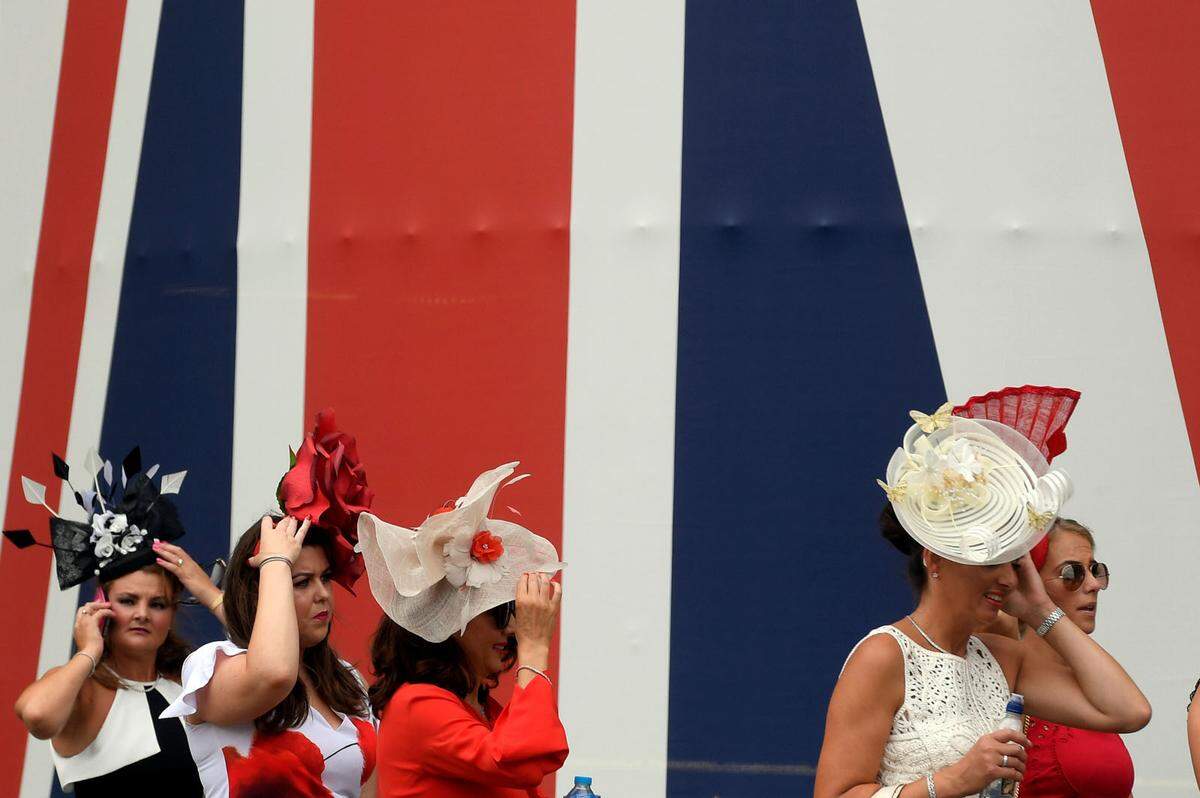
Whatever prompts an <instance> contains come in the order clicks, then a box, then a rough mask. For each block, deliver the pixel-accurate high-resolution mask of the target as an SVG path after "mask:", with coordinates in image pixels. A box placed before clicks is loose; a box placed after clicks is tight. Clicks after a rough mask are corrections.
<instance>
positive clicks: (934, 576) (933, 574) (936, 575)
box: [930, 571, 939, 579]
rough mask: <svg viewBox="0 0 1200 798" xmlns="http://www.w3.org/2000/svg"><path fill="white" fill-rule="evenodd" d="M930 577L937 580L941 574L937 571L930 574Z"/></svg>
mask: <svg viewBox="0 0 1200 798" xmlns="http://www.w3.org/2000/svg"><path fill="white" fill-rule="evenodd" d="M930 576H932V577H933V578H934V579H937V578H938V576H939V574H938V572H937V571H934V572H933V573H931V574H930Z"/></svg>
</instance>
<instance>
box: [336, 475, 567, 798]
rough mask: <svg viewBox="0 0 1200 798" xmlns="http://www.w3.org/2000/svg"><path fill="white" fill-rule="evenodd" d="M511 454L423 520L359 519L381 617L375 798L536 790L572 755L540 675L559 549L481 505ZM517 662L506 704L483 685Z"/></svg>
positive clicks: (374, 657) (376, 646)
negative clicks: (412, 523)
mask: <svg viewBox="0 0 1200 798" xmlns="http://www.w3.org/2000/svg"><path fill="white" fill-rule="evenodd" d="M515 465H516V464H515V463H512V464H509V465H506V466H501V467H500V468H497V469H494V470H492V471H489V472H487V473H485V474H483V475H482V476H480V477H479V478H478V479H477V480H476V481H475V484H474V485H472V486H471V489H470V491H468V492H467V495H466V496H465V497H463V498H462V499H459V500H458V502H457V503H456V506H455V507H453V508H448V509H445V510H442V511H439V512H437V513H435V514H434V515H432V516H430V517H429V518H428V519H426V521H425V522H424V523H422V524H421V526H420V527H418V528H417V529H415V530H413V529H405V528H403V527H397V526H392V525H390V524H387V523H384V522H383V521H380V520H379V519H378V518H376V517H375V516H373V515H371V514H370V513H364V514H363V515H362V516H361V518H360V520H359V546H360V548H361V550H362V552H363V555H364V559H365V561H366V565H367V575H368V576H369V577H370V581H371V592H372V593H373V594H374V596H375V599H376V600H377V601H378V602H379V603H380V605H381V606H382V607H383V609H384V612H385V613H386V616H385V617H384V618H383V619H382V621H381V622H380V625H379V629H378V631H377V632H376V634H375V637H374V639H373V641H372V645H371V662H372V665H373V667H374V671H375V676H376V679H377V681H376V682H375V685H374V686H373V687H372V688H371V691H370V694H371V703H372V706H373V707H374V709H375V712H376V714H378V715H379V716H380V723H379V737H378V768H377V774H378V784H377V789H378V793H377V794H378V795H379V798H418V796H420V797H422V798H432V797H433V796H437V798H468V796H469V797H470V798H537V797H538V796H540V795H541V793H540V792H539V791H538V787H539V785H540V784H541V783H542V780H543V779H544V778H545V777H546V776H548V775H550V774H552V773H554V772H555V771H556V770H558V769H559V768H560V767H562V764H563V762H564V761H565V760H566V757H567V738H566V732H565V731H564V730H563V727H562V723H561V722H560V721H559V718H558V709H557V707H556V705H555V699H554V685H553V683H552V682H551V680H550V677H549V675H548V674H547V673H546V671H547V669H548V668H549V663H550V640H551V638H552V637H553V634H554V629H555V626H556V624H557V619H558V608H559V601H560V598H561V588H560V585H559V584H558V583H556V582H552V581H551V578H552V577H553V575H554V573H555V572H557V571H558V570H559V569H560V568H561V567H562V563H560V562H559V561H558V554H557V552H556V551H555V550H554V546H553V545H552V544H551V543H550V542H549V541H547V540H545V539H544V538H541V537H539V536H537V535H535V534H533V533H532V532H530V531H529V530H528V529H525V528H524V527H521V526H519V525H517V524H513V523H509V522H506V521H497V520H494V519H489V518H487V517H486V514H487V512H488V510H489V508H490V507H491V503H492V499H493V497H494V496H495V493H496V491H497V490H498V489H499V488H500V487H501V485H502V483H504V482H505V480H507V479H508V478H509V476H511V474H512V473H513V470H514V466H515ZM514 665H516V688H515V689H514V690H513V693H512V699H511V700H510V701H509V703H508V706H507V707H503V708H501V706H500V705H499V704H498V703H497V702H496V701H495V700H494V699H493V698H491V696H490V695H489V691H491V690H492V689H494V688H496V687H497V686H498V684H499V678H500V675H501V674H503V673H504V672H506V671H508V670H509V669H511V668H512V667H513V666H514Z"/></svg>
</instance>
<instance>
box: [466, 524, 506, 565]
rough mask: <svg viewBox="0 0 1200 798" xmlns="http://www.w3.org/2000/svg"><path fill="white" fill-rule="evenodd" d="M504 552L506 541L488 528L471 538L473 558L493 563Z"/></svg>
mask: <svg viewBox="0 0 1200 798" xmlns="http://www.w3.org/2000/svg"><path fill="white" fill-rule="evenodd" d="M503 554H504V543H503V541H501V540H500V538H498V537H496V536H495V535H493V534H492V533H491V532H488V531H487V530H486V529H485V530H483V531H482V532H480V533H479V534H478V535H476V536H475V537H474V538H472V539H471V559H473V560H477V561H479V562H481V563H493V562H495V561H496V560H498V559H500V557H501V556H502V555H503Z"/></svg>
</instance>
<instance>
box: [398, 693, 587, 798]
mask: <svg viewBox="0 0 1200 798" xmlns="http://www.w3.org/2000/svg"><path fill="white" fill-rule="evenodd" d="M488 716H489V717H490V718H494V720H493V722H492V724H491V725H490V726H489V725H488V724H487V723H485V722H484V721H483V720H482V719H480V717H479V716H478V715H477V714H475V712H474V711H473V710H471V708H470V707H468V706H467V705H466V703H465V702H463V700H462V699H461V698H459V697H458V696H456V695H454V693H451V692H450V691H449V690H443V689H442V688H440V687H435V686H433V685H431V684H406V685H404V686H403V687H401V688H400V689H399V690H397V691H396V692H395V694H394V695H393V696H392V698H391V700H390V701H388V703H387V706H386V707H385V708H384V711H383V717H382V718H381V719H380V722H379V743H378V746H379V747H378V756H377V760H376V761H377V765H376V771H377V773H378V774H379V780H378V786H377V791H378V795H379V798H418V796H419V797H420V798H432V796H436V798H541V793H539V792H538V786H539V785H540V784H541V783H542V779H543V778H544V777H545V776H547V775H548V774H550V773H553V772H554V771H556V770H558V769H559V768H560V767H562V764H563V762H564V761H565V760H566V758H567V735H566V732H565V731H564V730H563V726H562V723H561V722H560V721H559V719H558V707H557V706H556V705H555V701H554V690H553V689H552V688H551V686H550V684H549V682H547V681H546V680H545V679H542V678H541V677H537V678H535V679H534V680H533V681H532V682H530V683H529V684H528V685H526V686H525V687H524V688H523V689H522V688H517V689H515V690H513V695H512V700H511V701H509V703H508V706H507V707H505V708H504V709H503V710H501V709H500V705H499V704H497V703H496V702H494V701H491V700H489V702H488Z"/></svg>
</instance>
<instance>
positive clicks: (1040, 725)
mask: <svg viewBox="0 0 1200 798" xmlns="http://www.w3.org/2000/svg"><path fill="white" fill-rule="evenodd" d="M1095 548H1096V544H1095V539H1094V538H1093V537H1092V533H1091V531H1089V530H1088V528H1087V527H1085V526H1083V525H1082V524H1080V523H1077V522H1075V521H1071V520H1069V519H1066V518H1060V519H1059V520H1058V521H1057V522H1056V523H1055V525H1054V527H1053V528H1052V529H1051V530H1050V534H1048V535H1047V536H1046V538H1045V539H1044V540H1043V541H1042V543H1040V544H1038V545H1037V546H1036V547H1034V549H1033V550H1032V551H1031V552H1030V556H1031V557H1032V558H1033V562H1034V565H1036V566H1037V568H1038V571H1039V572H1040V573H1041V575H1042V581H1043V582H1045V584H1046V594H1047V595H1048V596H1049V597H1050V599H1051V601H1053V602H1054V603H1055V604H1057V605H1058V606H1059V607H1061V608H1062V610H1063V612H1065V613H1066V614H1067V617H1068V618H1070V619H1071V621H1073V622H1074V623H1075V625H1076V626H1078V627H1079V628H1080V629H1082V630H1083V631H1085V632H1087V633H1088V634H1091V633H1092V632H1093V631H1095V629H1096V611H1097V600H1098V599H1099V597H1100V591H1101V590H1104V589H1105V588H1107V587H1108V566H1106V565H1105V564H1104V563H1101V562H1096V556H1095ZM1021 645H1022V646H1024V647H1025V648H1026V652H1027V654H1026V656H1034V657H1044V658H1049V659H1050V660H1051V661H1055V660H1061V657H1059V655H1058V654H1057V653H1056V652H1055V651H1054V649H1052V648H1051V647H1050V646H1049V644H1047V643H1046V641H1045V640H1043V639H1042V638H1040V637H1038V636H1037V635H1033V634H1025V635H1024V636H1023V637H1022V639H1021ZM1027 736H1028V737H1029V741H1030V743H1032V746H1033V747H1032V748H1031V749H1030V751H1029V759H1028V762H1027V763H1026V768H1025V780H1024V781H1023V782H1022V783H1021V795H1022V796H1024V798H1076V796H1087V797H1088V798H1128V796H1130V795H1131V794H1132V792H1133V760H1132V759H1130V757H1129V751H1128V750H1126V748H1125V743H1124V742H1122V741H1121V736H1120V735H1119V734H1112V733H1108V732H1095V731H1088V730H1086V729H1076V728H1072V727H1070V726H1063V725H1062V724H1058V723H1051V722H1049V721H1046V720H1042V719H1040V718H1036V717H1034V716H1032V715H1030V716H1029V718H1028V727H1027Z"/></svg>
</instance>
